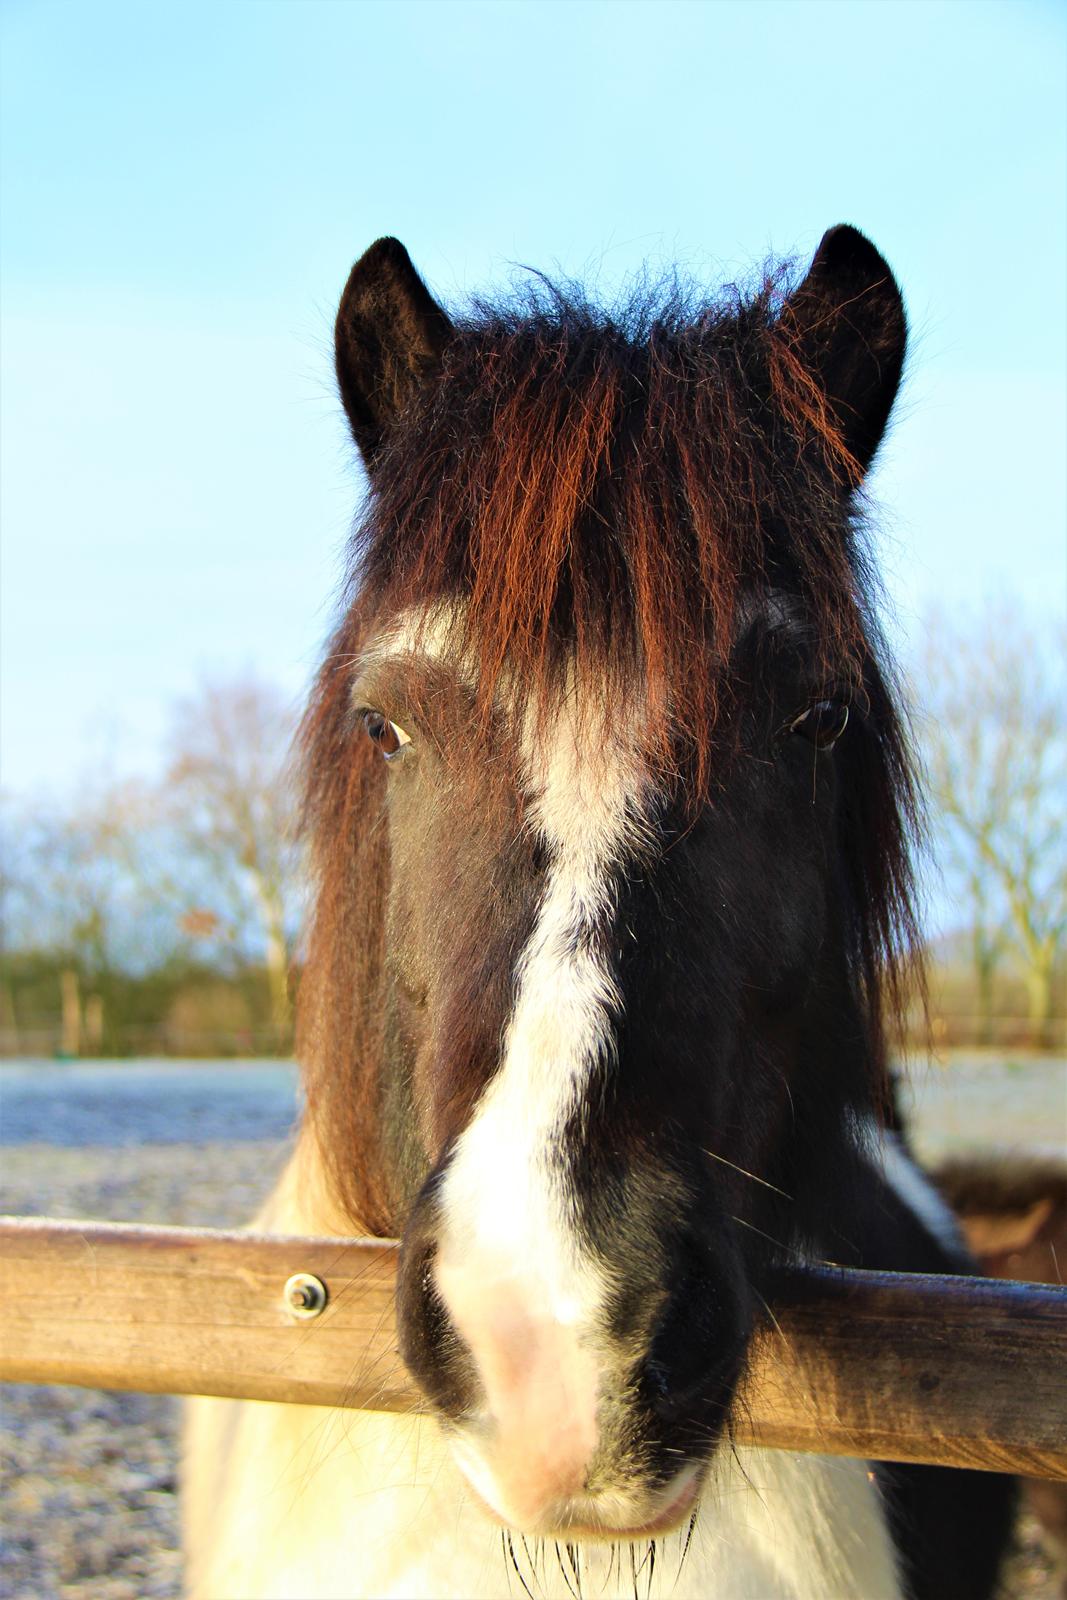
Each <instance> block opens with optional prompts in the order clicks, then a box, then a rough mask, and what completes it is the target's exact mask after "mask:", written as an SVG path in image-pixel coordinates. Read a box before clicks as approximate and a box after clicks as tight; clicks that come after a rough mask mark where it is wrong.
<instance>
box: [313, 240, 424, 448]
mask: <svg viewBox="0 0 1067 1600" xmlns="http://www.w3.org/2000/svg"><path fill="white" fill-rule="evenodd" d="M451 334H452V324H451V322H450V321H449V319H448V317H447V315H446V314H445V312H444V311H442V309H441V307H440V306H439V305H438V304H437V301H436V300H435V299H434V298H433V296H432V295H431V294H430V291H429V290H428V289H427V287H426V285H425V284H424V283H423V281H422V279H421V278H420V277H419V275H418V273H417V272H416V271H415V268H414V267H413V266H412V264H411V257H410V256H409V255H408V253H407V251H406V250H405V249H404V246H403V245H402V244H401V243H400V240H399V239H379V240H378V241H377V243H376V244H372V245H371V247H370V249H369V250H366V251H365V252H364V253H363V255H361V256H360V258H359V260H358V261H357V262H356V264H355V266H354V267H353V268H352V271H351V272H350V273H349V277H348V282H347V283H346V284H345V290H344V293H343V294H342V296H341V304H340V306H339V307H338V311H337V323H336V327H335V330H334V347H335V355H336V361H337V383H338V386H339V388H340V390H341V400H342V402H343V404H344V408H345V411H346V412H347V414H348V420H349V423H350V425H351V428H352V432H353V434H354V436H355V440H356V443H357V444H358V445H359V448H360V450H361V452H362V454H363V459H364V461H365V462H366V463H367V465H368V467H369V466H371V465H372V464H373V462H374V458H375V456H376V455H377V453H378V451H379V449H380V447H381V445H382V442H383V440H384V439H385V436H386V434H387V433H388V431H389V428H390V426H391V425H392V423H393V422H394V421H395V419H396V418H397V417H398V416H399V415H400V413H401V412H402V411H403V410H404V409H405V408H406V407H407V406H408V405H409V404H410V402H411V401H412V400H413V399H414V398H415V397H416V395H417V394H418V393H419V391H420V390H421V389H422V388H423V387H424V385H425V384H426V383H427V382H428V381H429V380H430V379H431V377H432V375H433V373H434V372H435V371H436V369H437V367H438V364H439V362H440V359H441V352H442V351H443V350H444V347H445V345H446V344H447V342H448V340H449V338H450V336H451Z"/></svg>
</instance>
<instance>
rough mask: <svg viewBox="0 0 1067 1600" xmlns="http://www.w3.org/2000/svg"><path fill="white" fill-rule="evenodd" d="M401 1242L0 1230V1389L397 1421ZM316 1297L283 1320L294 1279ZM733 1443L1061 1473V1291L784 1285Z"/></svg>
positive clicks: (129, 1230)
mask: <svg viewBox="0 0 1067 1600" xmlns="http://www.w3.org/2000/svg"><path fill="white" fill-rule="evenodd" d="M395 1265H396V1246H395V1245H394V1244H391V1243H389V1242H383V1241H380V1240H343V1239H293V1238H280V1237H266V1236H263V1235H256V1234H250V1233H218V1232H212V1231H208V1230H187V1229H179V1228H143V1227H132V1226H131V1227H127V1226H123V1225H118V1224H112V1223H95V1222H94V1223H81V1222H42V1221H39V1220H37V1219H35V1218H3V1219H0V1297H2V1303H3V1308H4V1309H3V1318H2V1322H0V1377H2V1378H5V1379H8V1380H11V1381H17V1382H36V1383H73V1384H83V1385H87V1386H89V1387H93V1388H107V1389H140V1390H148V1391H154V1392H157V1393H176V1394H214V1395H231V1396H242V1397H245V1398H247V1399H257V1400H283V1401H293V1402H298V1403H301V1404H306V1405H340V1406H352V1407H362V1408H364V1409H368V1410H382V1411H407V1410H411V1409H416V1408H418V1407H419V1405H420V1403H421V1402H420V1399H419V1396H418V1393H417V1391H416V1390H415V1389H414V1387H413V1385H412V1383H411V1380H410V1378H409V1377H408V1375H407V1373H406V1371H405V1369H404V1366H403V1364H402V1362H401V1361H400V1358H399V1356H398V1354H397V1351H396V1335H395V1326H394V1320H393V1279H394V1272H395ZM296 1272H310V1273H314V1275H315V1276H316V1277H318V1278H321V1279H322V1281H323V1282H324V1283H325V1284H326V1286H327V1289H328V1294H329V1299H328V1303H327V1306H326V1309H325V1311H324V1312H323V1313H322V1315H321V1316H319V1317H317V1318H316V1319H315V1320H314V1321H309V1322H297V1321H294V1320H293V1318H292V1316H291V1315H290V1313H289V1312H288V1310H287V1309H286V1306H285V1304H284V1301H283V1297H282V1290H283V1287H284V1285H285V1282H286V1280H287V1279H288V1278H289V1277H290V1276H291V1274H293V1273H296ZM772 1306H773V1311H774V1322H773V1324H771V1323H768V1324H767V1326H766V1327H765V1328H764V1329H763V1330H761V1333H760V1335H759V1336H758V1338H757V1340H756V1341H755V1344H754V1348H753V1360H752V1366H751V1371H750V1374H749V1378H748V1381H747V1383H746V1385H745V1388H744V1391H743V1393H742V1395H741V1397H740V1399H739V1405H738V1416H737V1427H736V1430H735V1432H736V1436H737V1437H738V1438H739V1439H744V1440H752V1441H756V1442H759V1443H760V1444H763V1445H767V1446H770V1447H775V1448H784V1449H792V1450H812V1451H820V1452H824V1453H827V1454H836V1455H854V1456H865V1457H869V1458H871V1459H880V1460H889V1461H925V1462H933V1463H938V1464H941V1465H952V1466H968V1467H979V1468H988V1469H998V1470H1007V1471H1013V1472H1025V1473H1027V1474H1029V1475H1031V1476H1035V1477H1048V1478H1067V1290H1064V1289H1055V1288H1047V1287H1045V1286H1042V1285H1035V1284H1015V1283H1004V1282H1001V1281H995V1282H994V1281H992V1280H987V1279H975V1278H932V1277H920V1276H911V1275H901V1274H893V1273H873V1272H855V1271H846V1270H844V1269H841V1268H831V1267H818V1268H815V1267H813V1268H805V1269H803V1270H801V1269H795V1270H790V1271H789V1272H788V1273H783V1274H782V1277H781V1280H780V1281H779V1282H778V1283H777V1284H776V1286H775V1294H774V1295H773V1297H772Z"/></svg>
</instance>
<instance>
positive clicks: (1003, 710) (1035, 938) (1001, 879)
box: [918, 604, 1067, 1044]
mask: <svg viewBox="0 0 1067 1600" xmlns="http://www.w3.org/2000/svg"><path fill="white" fill-rule="evenodd" d="M918 699H919V703H920V705H921V706H922V707H923V709H924V712H925V714H926V715H925V728H926V738H925V749H926V759H927V766H928V769H929V777H930V784H931V793H932V798H933V801H934V805H935V808H936V811H937V813H938V821H939V824H940V829H941V833H942V836H943V839H944V844H945V848H946V852H947V865H948V868H949V871H950V873H952V874H953V875H954V876H955V878H956V881H957V883H958V884H959V886H960V888H961V889H962V891H963V894H964V896H965V897H966V901H967V906H968V912H969V915H970V917H971V918H972V919H973V920H972V934H973V953H974V960H975V967H976V974H977V977H978V983H979V992H980V995H981V996H982V1004H983V1006H986V1007H991V1003H992V980H993V973H994V970H995V966H996V963H997V961H998V960H999V958H1000V955H1001V953H1002V952H1003V951H1005V950H1008V949H1010V950H1011V951H1012V952H1013V953H1014V954H1015V955H1016V956H1017V957H1018V959H1019V961H1020V964H1021V966H1022V970H1023V973H1024V976H1025V981H1026V987H1027V993H1028V997H1029V1012H1030V1023H1031V1029H1032V1034H1033V1037H1034V1039H1035V1041H1036V1042H1038V1043H1042V1044H1051V1043H1052V1031H1053V1024H1054V1018H1053V977H1054V974H1055V971H1056V967H1057V964H1058V962H1059V961H1060V960H1061V959H1062V957H1063V954H1064V950H1065V947H1067V842H1065V840H1067V836H1065V825H1064V823H1065V817H1067V637H1065V635H1064V633H1063V632H1062V630H1061V631H1060V632H1058V633H1057V634H1056V635H1055V636H1053V635H1052V634H1051V632H1050V630H1048V629H1045V630H1041V629H1036V628H1035V627H1034V626H1033V625H1032V624H1031V623H1030V622H1029V621H1028V619H1027V618H1026V617H1025V616H1024V615H1023V613H1022V612H1021V610H1020V609H1019V608H1018V607H1017V606H1012V605H1008V604H1002V605H1000V606H998V607H993V606H989V607H987V608H986V609H985V611H984V612H983V613H982V614H981V615H980V616H979V617H977V618H976V619H974V620H973V621H971V622H967V623H964V624H962V625H961V624H960V623H956V624H952V623H950V622H949V621H947V619H946V618H945V617H944V616H943V615H937V616H933V617H932V618H930V620H929V622H928V630H927V640H926V645H925V649H924V652H923V660H922V675H921V680H920V682H919V684H918Z"/></svg>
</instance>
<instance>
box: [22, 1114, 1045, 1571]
mask: <svg viewBox="0 0 1067 1600" xmlns="http://www.w3.org/2000/svg"><path fill="white" fill-rule="evenodd" d="M284 1153H285V1143H284V1141H280V1140H270V1141H266V1140H260V1141H256V1142H250V1143H242V1144H232V1143H222V1142H215V1143H209V1144H198V1145H189V1144H175V1143H168V1144H165V1145H163V1144H148V1145H143V1146H140V1147H136V1148H135V1147H127V1148H119V1149H115V1148H107V1147H102V1146H88V1147H83V1148H81V1149H78V1148H56V1147H55V1146H53V1145H43V1144H34V1143H26V1144H21V1145H19V1146H17V1147H14V1148H10V1147H9V1148H6V1149H4V1150H3V1151H2V1153H0V1161H2V1180H0V1211H3V1212H15V1213H22V1214H24V1215H37V1216H55V1217H64V1216H65V1217H93V1218H101V1219H112V1220H115V1221H130V1222H153V1223H175V1224H178V1225H188V1226H214V1227H232V1226H237V1225H240V1224H242V1223H244V1222H246V1221H247V1220H248V1218H249V1217H250V1216H251V1215H252V1213H253V1212H254V1211H255V1209H256V1207H257V1205H258V1204H259V1202H260V1200H261V1199H262V1198H263V1197H264V1196H265V1195H266V1193H267V1192H268V1191H269V1189H270V1187H271V1185H272V1183H273V1181H274V1176H275V1174H276V1173H277V1171H278V1170H279V1168H280V1166H281V1164H282V1160H283V1158H284ZM2 1407H3V1424H4V1426H3V1430H2V1435H0V1452H2V1454H0V1492H2V1494H3V1511H2V1514H0V1534H2V1540H0V1600H142V1597H169V1596H177V1595H179V1594H180V1593H181V1571H180V1555H179V1550H178V1516H177V1506H176V1495H175V1472H176V1462H177V1431H178V1415H179V1408H178V1402H177V1401H175V1400H173V1399H170V1398H168V1397H165V1396H158V1395H136V1394H111V1393H102V1392H97V1391H93V1390H86V1389H64V1388H50V1387H43V1386H36V1385H34V1386H31V1385H11V1386H8V1387H7V1388H6V1389H5V1390H4V1391H3V1394H2ZM1061 1592H1062V1591H1060V1590H1059V1589H1058V1587H1057V1583H1056V1580H1055V1578H1054V1576H1053V1573H1052V1569H1051V1566H1050V1563H1049V1562H1048V1560H1047V1559H1046V1558H1045V1556H1044V1554H1043V1552H1042V1550H1041V1546H1040V1538H1039V1533H1038V1529H1037V1526H1036V1524H1035V1523H1034V1522H1033V1521H1032V1519H1025V1520H1024V1522H1023V1525H1022V1528H1021V1549H1020V1553H1019V1556H1018V1557H1017V1559H1016V1560H1015V1561H1014V1562H1013V1565H1012V1570H1011V1573H1010V1575H1009V1581H1008V1586H1007V1589H1006V1600H1058V1595H1059V1594H1060V1593H1061ZM856 1600H862V1597H859V1596H857V1597H856Z"/></svg>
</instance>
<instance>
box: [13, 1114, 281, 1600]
mask: <svg viewBox="0 0 1067 1600" xmlns="http://www.w3.org/2000/svg"><path fill="white" fill-rule="evenodd" d="M284 1153H285V1146H284V1144H283V1143H279V1142H277V1141H270V1142H257V1143H252V1144H210V1145H197V1146H193V1145H175V1144H168V1145H143V1146H141V1147H140V1148H137V1149H134V1148H130V1149H117V1150H116V1149H109V1148H106V1147H102V1146H89V1147H86V1148H83V1149H80V1150H79V1149H56V1148H54V1147H53V1146H50V1145H33V1144H25V1145H21V1146H19V1147H17V1148H14V1149H11V1148H8V1149H5V1150H4V1151H3V1152H2V1170H3V1178H2V1181H0V1211H3V1212H14V1213H21V1214H22V1215H32V1216H53V1217H98V1218H101V1219H102V1220H111V1221H115V1222H165V1223H175V1224H177V1225H180V1226H188V1227H219V1228H225V1227H235V1226H240V1225H241V1224H242V1223H245V1222H247V1221H248V1219H249V1217H250V1216H251V1215H252V1214H253V1212H254V1211H255V1210H256V1207H257V1206H258V1205H259V1202H260V1200H261V1199H262V1198H263V1197H264V1196H265V1195H266V1194H267V1193H268V1191H269V1190H270V1188H271V1185H272V1184H273V1182H274V1177H275V1174H276V1173H277V1172H278V1170H279V1168H280V1167H281V1164H282V1160H283V1158H284ZM0 1405H2V1416H3V1430H2V1435H0V1452H2V1453H0V1495H2V1498H3V1511H2V1514H0V1532H2V1539H0V1597H3V1600H142V1597H153V1600H155V1597H157V1596H158V1597H163V1596H174V1595H180V1593H181V1557H180V1554H179V1550H178V1511H177V1496H176V1493H175V1489H176V1482H175V1476H176V1468H177V1458H178V1422H179V1402H178V1401H177V1400H174V1399H172V1398H171V1397H170V1396H167V1395H151V1394H111V1393H103V1392H100V1391H97V1390H92V1389H64V1388H52V1387H47V1386H44V1385H37V1384H34V1385H30V1384H11V1385H7V1386H5V1388H4V1390H3V1393H2V1400H0Z"/></svg>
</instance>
